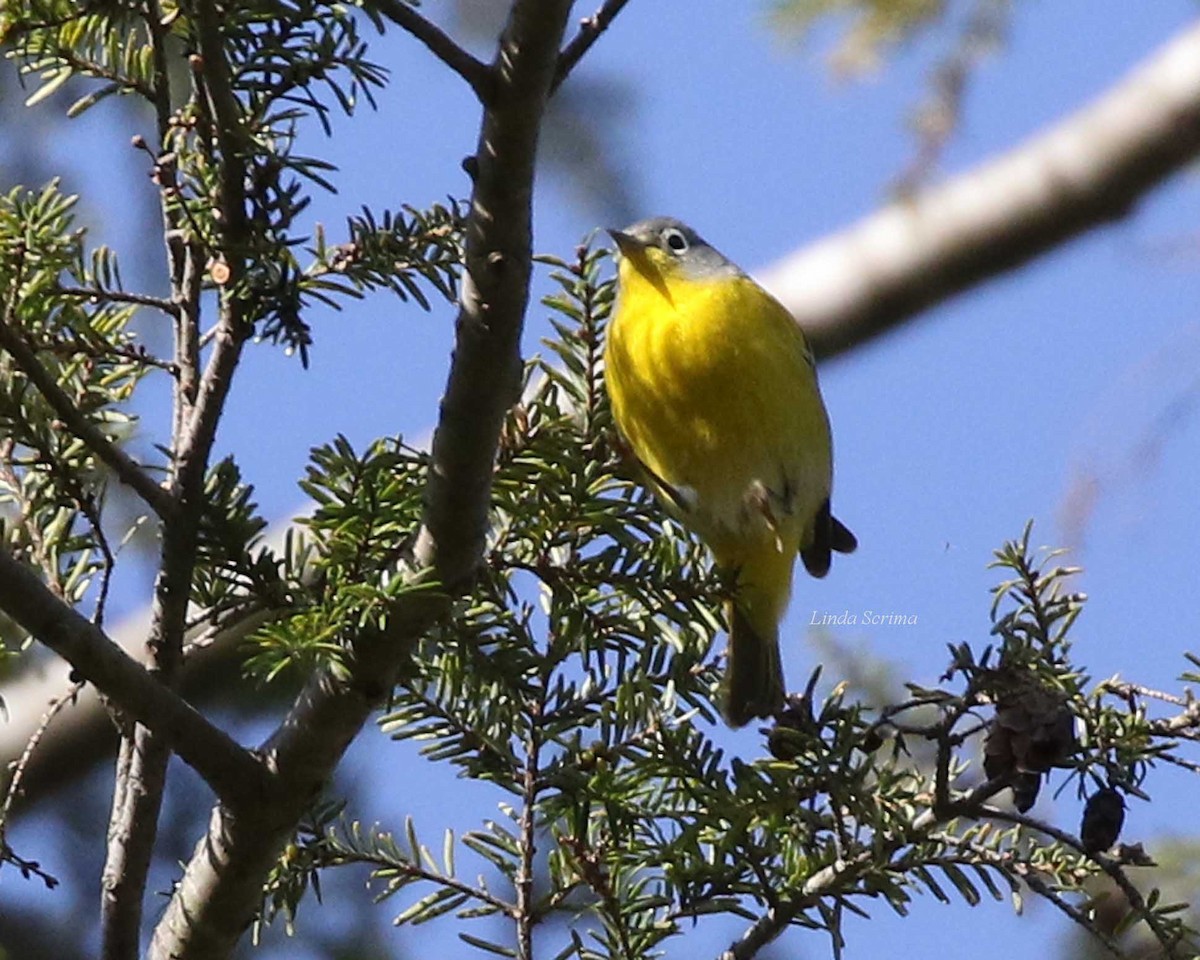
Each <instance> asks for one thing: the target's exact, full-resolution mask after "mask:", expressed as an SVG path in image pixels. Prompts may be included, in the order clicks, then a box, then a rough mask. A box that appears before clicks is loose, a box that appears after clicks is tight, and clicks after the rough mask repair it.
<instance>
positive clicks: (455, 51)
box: [366, 0, 494, 106]
mask: <svg viewBox="0 0 1200 960" xmlns="http://www.w3.org/2000/svg"><path fill="white" fill-rule="evenodd" d="M366 6H367V8H368V9H374V10H376V11H377V12H379V13H381V14H383V15H384V16H385V17H387V18H388V19H389V20H391V21H392V23H394V24H396V25H397V26H398V27H401V28H402V29H404V30H406V31H408V32H409V33H410V34H412V35H413V36H414V37H416V38H417V39H418V40H420V41H421V43H423V44H425V47H426V48H427V49H428V50H429V52H430V53H432V54H433V55H434V56H435V57H437V58H438V59H439V60H441V61H442V63H444V64H445V65H446V66H448V67H449V68H450V69H451V70H453V71H454V72H455V73H457V74H458V75H459V76H460V77H462V78H463V79H464V80H466V81H467V84H468V86H470V88H471V89H472V90H474V91H475V96H476V97H478V98H479V102H480V103H482V104H484V105H485V106H486V105H487V104H488V103H490V102H491V97H492V92H493V86H494V81H493V74H492V68H491V67H489V66H488V65H487V64H486V63H483V62H481V61H479V60H476V59H475V58H474V57H473V56H471V54H469V53H467V51H466V50H464V49H463V48H462V47H460V46H459V45H458V44H457V43H455V42H454V40H453V39H452V38H451V37H450V36H449V35H448V34H446V33H445V32H443V31H442V30H441V29H440V28H438V27H437V26H435V25H434V24H432V23H430V22H429V21H428V20H426V19H425V18H424V17H423V16H421V15H420V14H419V13H417V11H416V10H414V9H413V8H412V7H411V6H409V5H408V4H407V3H405V2H404V0H367V3H366Z"/></svg>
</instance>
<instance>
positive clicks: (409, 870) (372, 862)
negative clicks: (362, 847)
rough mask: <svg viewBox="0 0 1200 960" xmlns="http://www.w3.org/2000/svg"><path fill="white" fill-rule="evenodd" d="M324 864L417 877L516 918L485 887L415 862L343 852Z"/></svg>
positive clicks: (505, 903) (513, 911)
mask: <svg viewBox="0 0 1200 960" xmlns="http://www.w3.org/2000/svg"><path fill="white" fill-rule="evenodd" d="M322 864H323V865H326V866H331V867H338V866H343V865H346V864H360V865H362V866H368V867H379V868H381V869H383V870H396V871H399V872H402V873H404V874H405V876H409V877H416V878H418V879H420V880H428V881H429V882H430V883H436V884H438V885H439V886H442V887H446V888H448V889H450V890H455V891H457V892H458V893H461V894H463V895H464V896H468V897H470V898H471V899H473V900H478V901H479V902H480V903H485V904H487V905H488V906H489V907H493V908H494V909H496V910H498V911H499V912H500V913H503V914H504V915H505V916H507V917H514V916H516V907H515V906H514V905H513V904H511V903H509V902H508V901H507V900H503V899H501V898H500V897H497V896H496V895H495V894H494V893H492V892H491V891H489V890H486V889H484V888H483V887H473V886H471V885H470V884H469V883H463V881H461V880H459V879H458V878H457V877H448V876H446V875H445V874H442V873H437V872H435V871H433V870H427V869H425V867H422V866H421V865H420V863H418V862H417V861H415V860H412V861H406V862H404V863H399V862H397V861H396V860H394V859H390V858H386V857H374V856H371V855H370V854H363V853H358V852H351V853H346V852H343V851H341V850H339V851H337V852H335V853H332V854H329V855H328V857H325V858H323V859H322Z"/></svg>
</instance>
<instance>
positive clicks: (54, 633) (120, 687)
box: [0, 550, 272, 808]
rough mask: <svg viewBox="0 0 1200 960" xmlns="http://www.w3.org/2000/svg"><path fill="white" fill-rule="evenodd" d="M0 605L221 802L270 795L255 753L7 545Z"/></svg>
mask: <svg viewBox="0 0 1200 960" xmlns="http://www.w3.org/2000/svg"><path fill="white" fill-rule="evenodd" d="M0 610H3V611H4V612H5V613H7V614H8V615H9V616H10V617H11V618H12V619H13V620H15V621H16V622H17V623H18V624H20V625H21V626H22V627H23V628H24V629H25V630H27V631H28V632H29V634H30V635H31V636H33V637H34V638H36V639H37V640H38V641H39V642H41V643H43V644H45V645H46V646H47V647H49V648H50V649H51V650H53V651H54V652H55V653H57V654H58V655H59V656H60V657H62V658H63V659H64V660H66V661H67V662H69V663H70V664H71V665H72V666H73V667H74V668H75V671H76V672H77V674H78V675H79V676H80V677H82V678H83V679H85V680H87V681H88V682H90V683H92V684H94V685H95V686H96V689H97V690H99V691H100V692H101V693H102V694H104V695H105V696H106V697H108V698H109V699H110V700H111V701H112V702H113V703H114V704H116V705H117V706H119V707H120V708H121V710H123V711H124V712H125V713H126V714H128V715H129V716H130V717H132V718H133V719H135V720H136V721H137V722H138V723H140V724H143V725H144V726H147V727H149V728H151V729H152V730H155V731H157V732H158V733H160V734H161V735H162V736H163V737H165V738H166V739H167V741H168V742H170V743H171V744H172V745H173V747H174V749H175V751H176V752H177V753H178V754H179V756H180V757H182V758H183V760H184V762H185V763H187V764H188V765H189V766H190V767H192V768H193V769H194V770H195V771H196V772H197V773H199V774H200V776H201V777H203V778H204V780H205V781H206V782H207V783H208V785H209V786H210V787H212V788H213V790H214V791H215V792H216V794H217V795H218V796H219V797H220V798H221V799H222V800H223V801H225V802H226V803H229V804H231V805H233V806H234V807H235V808H244V807H247V806H253V805H258V804H261V803H263V802H264V798H267V797H269V796H270V795H271V793H272V790H271V782H270V777H269V774H268V772H267V770H266V769H265V768H264V766H263V764H262V763H261V762H260V761H259V760H258V759H257V758H256V757H255V756H254V755H253V754H252V753H251V752H250V751H248V750H246V749H245V748H243V747H241V746H240V745H239V744H238V743H236V742H235V741H234V740H233V739H232V738H231V737H230V736H229V735H228V734H226V733H225V732H223V731H222V730H219V729H218V728H217V727H215V726H213V725H212V724H211V723H210V722H209V721H208V720H206V719H205V718H204V717H203V716H202V715H201V714H199V713H197V712H196V710H194V709H193V708H192V707H191V706H190V705H189V704H188V703H187V702H186V701H184V700H182V699H180V697H178V696H177V695H176V694H174V693H172V692H171V691H170V690H168V689H167V688H166V687H164V686H163V685H162V684H161V683H159V682H158V681H157V680H155V679H154V677H152V676H151V675H150V674H149V673H148V672H147V671H146V670H145V668H144V667H142V666H141V665H140V664H138V662H137V661H136V660H134V659H132V658H131V657H130V656H128V655H127V654H126V653H125V652H124V651H122V650H121V649H120V647H118V646H117V645H116V644H114V643H113V642H112V641H111V640H110V639H109V638H108V637H107V636H106V635H105V634H104V632H103V631H102V630H101V629H100V628H99V627H97V626H96V625H95V624H94V623H92V622H91V621H90V620H88V619H87V618H86V617H84V616H82V615H81V614H79V613H77V612H76V611H75V610H73V609H71V607H69V606H67V605H66V604H65V603H63V602H62V600H60V599H59V598H58V597H56V596H54V594H53V593H51V592H50V591H49V590H48V589H47V588H46V585H45V584H43V583H42V581H41V580H39V579H38V577H37V575H36V574H34V573H33V572H32V571H31V570H29V568H28V567H26V566H25V565H24V564H23V563H20V562H19V561H17V560H16V559H14V558H13V557H12V555H11V554H9V553H8V551H6V550H0Z"/></svg>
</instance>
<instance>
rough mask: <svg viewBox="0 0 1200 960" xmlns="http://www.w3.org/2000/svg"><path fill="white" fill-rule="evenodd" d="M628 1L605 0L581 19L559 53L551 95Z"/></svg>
mask: <svg viewBox="0 0 1200 960" xmlns="http://www.w3.org/2000/svg"><path fill="white" fill-rule="evenodd" d="M628 2H629V0H604V5H603V6H602V7H601V8H600V9H599V10H597V11H596V12H595V13H594V14H593V15H592V16H590V17H584V19H583V20H582V21H580V24H579V32H578V33H577V34H575V36H574V37H573V38H572V39H571V42H570V43H568V44H567V45H566V46H565V47H563V52H562V53H561V54H559V57H558V66H557V67H556V68H555V70H554V82H553V83H552V84H551V85H550V93H551V95H553V94H554V93H555V92H556V91H557V90H558V88H559V87H561V86H562V83H563V81H564V80H566V79H567V76H568V75H569V74H570V73H571V71H572V70H574V69H575V65H576V64H577V63H579V61H580V60H582V59H583V55H584V54H585V53H587V52H588V51H589V50H590V49H591V48H592V44H594V43H595V42H596V41H597V40H599V39H600V34H602V33H603V32H604V31H605V30H607V29H608V26H609V24H611V23H612V22H613V21H614V20H615V19H617V14H619V13H620V12H621V11H622V10H623V9H625V4H627V3H628Z"/></svg>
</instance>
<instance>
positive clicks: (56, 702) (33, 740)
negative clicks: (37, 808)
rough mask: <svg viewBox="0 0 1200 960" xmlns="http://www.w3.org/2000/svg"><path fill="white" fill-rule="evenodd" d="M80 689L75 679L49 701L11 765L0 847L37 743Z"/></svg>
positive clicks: (0, 821) (1, 811)
mask: <svg viewBox="0 0 1200 960" xmlns="http://www.w3.org/2000/svg"><path fill="white" fill-rule="evenodd" d="M82 689H83V684H82V683H81V682H79V681H75V682H73V683H72V684H71V686H70V687H69V688H68V690H67V692H66V693H65V694H63V695H62V696H59V697H55V698H54V699H53V700H51V701H50V704H49V706H48V707H47V708H46V712H45V713H43V714H42V717H41V719H40V720H39V721H38V725H37V726H36V727H35V728H34V731H33V733H32V734H31V735H30V737H29V739H28V740H27V741H26V743H25V748H24V749H23V750H22V751H21V755H20V756H19V757H18V758H17V760H16V763H15V764H14V765H13V768H12V777H11V778H9V781H8V786H7V787H6V788H5V791H4V802H3V803H2V804H0V848H2V847H3V846H4V832H5V827H6V826H7V825H8V817H9V814H10V813H12V807H13V803H14V802H15V801H16V800H17V798H18V797H20V796H21V790H22V783H23V781H24V779H25V771H26V770H28V769H29V761H30V760H31V759H32V758H33V755H34V752H35V751H36V750H37V748H38V744H40V743H41V742H42V737H44V736H45V735H46V731H47V730H48V729H49V728H50V724H51V723H53V722H54V718H55V717H57V716H58V715H59V713H60V712H61V711H62V709H63V707H65V706H67V704H70V703H74V702H75V697H76V696H77V695H78V693H79V691H80V690H82Z"/></svg>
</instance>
